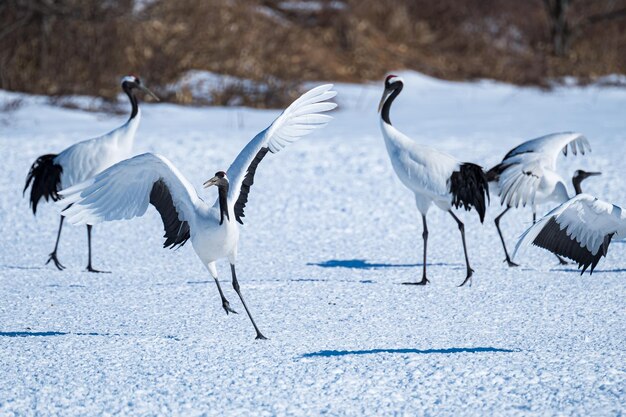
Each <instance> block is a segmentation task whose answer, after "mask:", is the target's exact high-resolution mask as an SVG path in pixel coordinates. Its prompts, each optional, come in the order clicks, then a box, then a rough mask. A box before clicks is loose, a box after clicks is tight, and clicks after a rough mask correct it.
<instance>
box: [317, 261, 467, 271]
mask: <svg viewBox="0 0 626 417" xmlns="http://www.w3.org/2000/svg"><path fill="white" fill-rule="evenodd" d="M422 265H423V264H420V263H417V264H387V263H370V262H368V261H367V260H365V259H330V260H328V261H324V262H308V263H307V266H321V267H322V268H354V269H377V268H415V267H418V266H422ZM427 265H428V266H431V265H432V266H458V264H450V263H445V262H438V263H428V264H427Z"/></svg>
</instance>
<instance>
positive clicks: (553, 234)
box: [533, 217, 613, 274]
mask: <svg viewBox="0 0 626 417" xmlns="http://www.w3.org/2000/svg"><path fill="white" fill-rule="evenodd" d="M612 238H613V233H610V234H608V235H606V236H605V237H604V240H603V242H602V245H601V246H600V249H598V252H597V253H596V254H595V255H594V254H593V253H591V251H589V249H587V248H586V247H582V246H581V245H580V243H578V242H577V241H576V239H575V238H573V237H572V236H568V235H567V229H565V228H564V229H561V226H559V224H558V223H557V221H556V220H555V219H554V217H552V218H551V219H550V220H548V223H547V224H546V225H545V226H544V227H543V228H542V229H541V232H539V234H538V235H537V237H536V238H535V239H534V240H533V245H535V246H539V247H541V248H544V249H547V250H549V251H550V252H552V253H555V254H557V255H561V256H564V257H566V258H569V259H571V260H573V261H576V262H577V263H578V268H580V267H582V272H581V274H583V273H584V272H585V271H586V270H587V268H589V267H591V269H590V270H589V273H592V272H593V270H594V268H595V267H596V265H597V264H598V262H599V261H600V258H602V257H603V256H606V254H607V251H608V250H609V245H610V244H611V239H612Z"/></svg>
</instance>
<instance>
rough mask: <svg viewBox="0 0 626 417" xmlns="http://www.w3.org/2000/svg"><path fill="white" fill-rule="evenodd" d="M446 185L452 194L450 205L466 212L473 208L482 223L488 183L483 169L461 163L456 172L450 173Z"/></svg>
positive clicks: (487, 198)
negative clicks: (461, 208)
mask: <svg viewBox="0 0 626 417" xmlns="http://www.w3.org/2000/svg"><path fill="white" fill-rule="evenodd" d="M448 185H449V187H450V193H452V205H453V206H454V207H455V208H459V207H461V206H463V208H465V210H468V211H469V210H470V209H471V208H472V207H473V208H474V209H476V211H477V212H478V216H479V217H480V222H481V223H482V222H483V221H484V220H485V212H486V211H487V202H486V201H485V200H487V201H489V183H488V180H487V175H486V174H485V171H483V168H482V167H481V166H480V165H476V164H472V163H469V162H466V163H463V164H461V166H460V167H459V170H458V171H454V172H453V173H452V175H451V176H450V179H449V180H448ZM485 197H486V198H485Z"/></svg>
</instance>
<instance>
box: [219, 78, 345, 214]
mask: <svg viewBox="0 0 626 417" xmlns="http://www.w3.org/2000/svg"><path fill="white" fill-rule="evenodd" d="M332 88H333V85H332V84H326V85H321V86H319V87H316V88H313V89H312V90H310V91H308V92H307V93H304V94H303V95H302V96H300V98H298V99H297V100H296V101H294V102H293V103H292V104H291V105H290V106H289V107H287V109H285V111H283V112H282V114H281V115H280V116H279V117H278V118H277V119H276V120H274V122H273V123H272V124H271V125H270V126H269V127H268V128H267V129H265V130H263V131H262V132H260V133H259V134H257V135H256V136H255V137H254V138H253V139H252V140H251V141H250V142H249V143H248V144H247V145H246V146H245V147H244V148H243V150H242V151H241V152H240V153H239V155H237V157H236V158H235V161H234V162H233V163H232V164H231V166H230V167H229V168H228V170H227V172H226V174H227V175H228V178H229V182H230V188H229V191H228V201H229V203H230V204H236V206H237V207H236V210H235V215H236V217H237V220H238V221H240V222H241V219H240V217H243V208H244V207H245V204H246V202H247V197H248V191H249V189H250V186H251V185H252V183H253V181H254V171H255V170H256V167H257V165H258V163H259V162H260V161H261V159H263V157H264V156H265V154H266V153H267V152H268V151H269V152H271V153H276V152H279V151H280V150H281V149H283V148H284V147H286V146H287V145H289V144H290V143H292V142H295V141H297V140H298V139H300V138H301V137H303V136H306V135H308V134H309V133H311V132H313V131H314V130H316V129H319V128H321V127H324V126H326V124H328V122H329V121H330V120H332V117H331V116H328V115H325V114H320V113H323V112H326V111H329V110H332V109H334V108H335V107H337V104H335V103H333V102H329V101H326V100H330V99H331V98H333V97H335V96H336V95H337V93H336V92H335V91H332V90H331V89H332ZM215 204H218V202H217V201H216V203H215Z"/></svg>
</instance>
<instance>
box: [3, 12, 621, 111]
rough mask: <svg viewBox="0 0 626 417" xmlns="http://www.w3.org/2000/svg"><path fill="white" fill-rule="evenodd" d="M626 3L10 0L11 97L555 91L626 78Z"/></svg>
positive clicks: (6, 46) (6, 37)
mask: <svg viewBox="0 0 626 417" xmlns="http://www.w3.org/2000/svg"><path fill="white" fill-rule="evenodd" d="M625 52H626V0H586V1H585V0H520V1H517V0H465V1H462V0H390V1H382V0H337V1H334V0H333V1H331V0H319V1H279V0H247V1H238V0H0V88H2V89H8V90H15V91H25V92H31V93H41V94H48V95H62V94H87V95H92V96H94V95H95V96H101V97H105V98H114V97H116V95H117V94H118V93H119V85H118V82H119V79H120V77H121V76H122V75H125V74H128V73H135V74H137V75H139V76H141V77H142V78H143V79H145V80H146V81H147V83H148V84H149V85H150V87H152V88H153V89H154V90H155V91H157V93H160V94H161V95H162V96H164V98H165V99H166V100H169V101H175V102H180V103H192V102H195V97H193V94H192V93H191V92H189V91H184V90H181V91H176V92H172V91H168V90H167V89H165V88H164V87H165V86H166V85H168V84H170V83H172V82H174V81H176V80H177V79H179V77H180V76H181V75H182V74H184V73H185V72H186V71H188V70H192V69H198V70H208V71H211V72H214V73H219V74H227V75H232V76H236V77H240V78H242V79H247V80H253V81H256V82H259V83H262V84H264V85H266V86H267V85H269V86H270V88H265V89H258V90H257V91H255V92H251V91H250V88H248V91H243V90H244V83H241V85H237V84H236V83H235V84H231V85H230V86H229V87H228V88H225V89H221V90H220V91H219V94H218V93H217V92H216V94H214V97H213V103H214V104H230V103H233V98H237V100H236V102H237V103H238V104H246V105H253V106H258V107H275V106H281V105H282V104H284V102H285V101H286V100H289V99H291V97H292V96H293V95H294V94H295V93H296V91H297V90H298V85H299V83H300V82H301V81H304V80H333V81H355V82H359V81H364V80H376V79H379V78H381V77H382V76H383V75H384V74H385V73H386V72H387V71H389V70H390V69H401V68H407V69H415V70H418V71H421V72H424V73H426V74H430V75H433V76H436V77H440V78H446V79H457V80H462V79H476V78H493V79H497V80H503V81H508V82H512V83H516V84H531V85H539V86H547V85H548V84H549V82H550V81H551V80H555V79H558V78H560V77H563V76H568V75H572V76H575V77H577V78H578V80H579V81H580V82H583V83H584V82H588V81H592V80H594V79H595V78H597V77H599V76H602V75H606V74H614V73H626V53H625Z"/></svg>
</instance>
